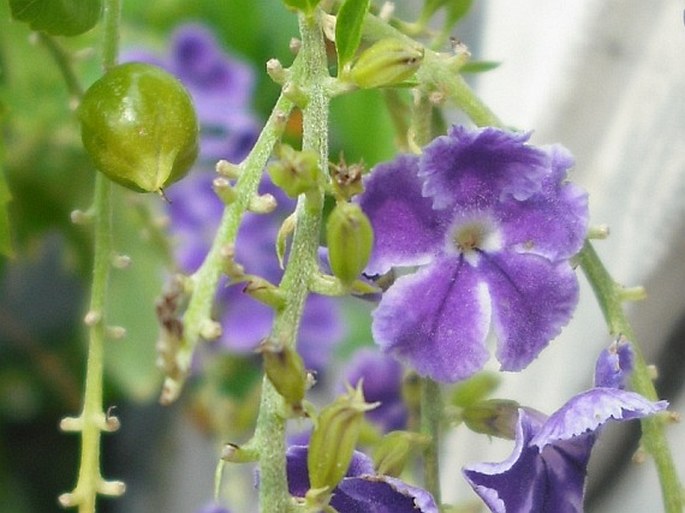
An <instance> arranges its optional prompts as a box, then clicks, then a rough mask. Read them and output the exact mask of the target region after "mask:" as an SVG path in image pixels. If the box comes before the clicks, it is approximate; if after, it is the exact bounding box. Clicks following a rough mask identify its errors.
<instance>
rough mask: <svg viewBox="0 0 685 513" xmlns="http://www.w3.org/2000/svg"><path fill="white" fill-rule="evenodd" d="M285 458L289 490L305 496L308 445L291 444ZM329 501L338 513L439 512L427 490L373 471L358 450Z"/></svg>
mask: <svg viewBox="0 0 685 513" xmlns="http://www.w3.org/2000/svg"><path fill="white" fill-rule="evenodd" d="M286 457H287V460H286V469H287V474H288V487H289V490H290V493H291V494H292V495H294V496H296V497H304V496H305V494H306V493H307V490H309V475H308V474H307V447H306V446H293V447H290V448H289V449H288V452H287V453H286ZM330 504H331V506H333V507H334V508H335V510H336V511H338V513H360V512H364V513H438V508H437V506H436V505H435V501H434V500H433V497H432V496H431V495H430V494H429V493H428V492H426V491H425V490H422V489H421V488H417V487H415V486H411V485H408V484H407V483H405V482H404V481H402V480H400V479H397V478H394V477H390V476H384V475H380V474H376V473H375V472H374V470H373V464H372V462H371V460H370V459H369V458H368V457H367V456H366V455H364V454H363V453H361V452H358V451H355V453H354V455H353V456H352V461H351V462H350V466H349V468H348V470H347V474H346V476H345V477H344V478H343V479H342V481H340V483H338V486H337V487H336V488H335V490H333V498H332V499H331V503H330Z"/></svg>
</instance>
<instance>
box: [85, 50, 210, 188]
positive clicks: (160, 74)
mask: <svg viewBox="0 0 685 513" xmlns="http://www.w3.org/2000/svg"><path fill="white" fill-rule="evenodd" d="M78 117H79V120H80V122H81V138H82V140H83V145H84V146H85V148H86V151H87V152H88V154H89V155H90V157H91V158H92V159H93V161H94V163H95V166H96V167H97V168H98V170H99V171H101V172H102V173H104V174H105V175H106V176H107V177H108V178H110V179H111V180H113V181H115V182H117V183H119V184H121V185H123V186H125V187H128V188H129V189H133V190H135V191H139V192H161V191H162V190H163V188H164V187H166V186H168V185H170V184H172V183H174V182H176V181H177V180H180V179H181V178H183V177H184V176H185V175H186V173H187V172H188V170H189V169H190V167H191V166H192V165H193V163H194V162H195V159H196V158H197V153H198V132H199V128H198V121H197V116H196V114H195V109H194V108H193V103H192V100H191V98H190V95H189V94H188V92H187V91H186V90H185V88H184V87H183V85H182V84H181V82H179V81H178V80H177V79H176V78H174V77H173V76H172V75H170V74H169V73H167V72H166V71H164V70H162V69H160V68H158V67H156V66H152V65H150V64H144V63H140V62H130V63H126V64H121V65H119V66H115V67H113V68H112V69H110V70H109V71H108V72H107V73H106V74H105V75H104V76H103V77H102V78H100V79H99V80H98V81H96V82H95V83H94V84H93V85H92V86H91V87H90V88H89V89H88V91H86V94H85V95H84V97H83V100H82V102H81V105H80V106H79V109H78Z"/></svg>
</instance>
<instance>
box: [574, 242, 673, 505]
mask: <svg viewBox="0 0 685 513" xmlns="http://www.w3.org/2000/svg"><path fill="white" fill-rule="evenodd" d="M578 260H579V262H580V266H581V268H582V269H583V272H584V273H585V276H586V277H587V279H588V281H589V282H590V285H591V286H592V289H593V291H594V293H595V296H596V297H597V301H598V302H599V306H600V308H601V309H602V313H603V314H604V318H605V320H606V323H607V326H608V327H609V331H610V332H611V333H612V334H613V335H623V336H625V337H626V338H627V339H628V340H629V341H630V342H631V344H632V347H633V351H634V353H635V364H634V370H633V374H632V379H631V384H632V387H633V390H635V391H636V392H638V393H639V394H642V395H643V396H645V397H646V398H648V399H650V400H652V401H656V400H657V399H658V396H657V393H656V389H655V388H654V383H653V382H652V379H651V377H650V372H649V369H648V368H647V364H646V362H645V359H644V357H643V355H642V351H641V350H640V346H639V344H638V343H637V340H636V339H635V333H634V331H633V328H632V327H631V325H630V323H629V322H628V319H627V317H626V315H625V313H624V311H623V304H622V303H623V298H622V297H621V290H622V289H621V286H620V285H619V284H617V283H616V282H615V281H614V280H613V279H612V278H611V275H610V274H609V272H608V271H607V270H606V268H605V267H604V265H603V264H602V261H601V260H600V259H599V256H598V255H597V253H596V252H595V249H594V248H593V247H592V245H591V244H590V242H586V243H585V246H584V247H583V250H582V251H581V252H580V254H579V255H578ZM641 423H642V442H643V444H644V447H645V448H646V450H647V451H648V452H649V453H650V454H651V455H652V457H653V458H654V463H655V464H656V468H657V472H658V474H659V480H660V483H661V492H662V496H663V502H664V508H665V511H666V512H667V513H682V511H683V490H682V486H681V484H680V480H679V479H678V474H677V472H676V468H675V464H674V462H673V456H672V455H671V451H670V448H669V445H668V441H667V439H666V422H665V420H664V418H663V417H662V416H653V417H647V418H645V419H642V420H641Z"/></svg>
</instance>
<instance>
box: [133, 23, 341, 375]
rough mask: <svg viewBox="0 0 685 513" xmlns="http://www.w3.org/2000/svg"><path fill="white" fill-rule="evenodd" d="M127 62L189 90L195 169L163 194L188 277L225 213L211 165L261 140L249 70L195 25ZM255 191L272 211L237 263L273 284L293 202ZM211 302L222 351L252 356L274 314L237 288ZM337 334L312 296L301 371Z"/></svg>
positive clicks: (243, 230)
mask: <svg viewBox="0 0 685 513" xmlns="http://www.w3.org/2000/svg"><path fill="white" fill-rule="evenodd" d="M125 59H126V60H139V61H146V62H151V63H153V64H156V65H158V66H161V67H163V68H165V69H167V70H168V71H170V72H172V73H173V74H174V75H175V76H176V77H177V78H179V79H180V80H181V82H183V84H184V85H185V86H186V87H187V89H188V91H189V92H190V94H191V96H192V97H193V101H194V103H195V107H196V109H197V113H198V119H199V122H200V135H201V140H200V155H199V162H198V164H197V166H196V168H195V169H194V170H193V172H191V173H190V175H189V176H187V177H186V178H185V179H184V180H183V181H181V182H179V183H178V184H176V185H174V186H173V187H171V188H170V189H169V190H168V191H166V195H167V196H168V198H169V200H170V203H169V206H168V213H169V217H170V220H171V232H172V236H173V240H174V242H175V248H176V252H175V253H176V260H177V262H178V264H179V266H180V268H181V270H182V271H183V272H187V273H191V272H193V271H195V270H196V269H197V268H198V267H199V266H200V264H201V263H202V261H203V260H204V258H205V255H206V254H207V251H208V250H209V247H210V244H211V241H212V239H213V237H214V234H215V232H216V229H217V227H218V225H219V221H220V219H221V216H222V214H223V210H224V204H223V203H222V202H221V200H220V199H219V198H218V197H217V196H216V194H215V193H214V191H213V189H212V181H213V180H214V178H215V177H216V174H215V173H214V166H215V164H216V162H217V161H218V160H219V159H226V160H229V161H232V162H239V161H241V160H242V159H243V158H244V157H245V156H246V155H247V154H248V152H249V151H250V149H251V147H252V145H253V144H254V142H255V141H256V138H257V135H258V133H259V123H258V121H257V118H256V116H255V115H254V114H253V113H252V112H251V110H250V108H249V104H250V100H251V94H252V89H253V82H254V77H253V74H252V70H251V69H250V68H249V67H248V66H247V65H245V64H243V63H241V62H239V61H237V60H236V59H235V58H233V57H231V56H229V55H227V54H226V53H225V52H224V51H223V50H222V49H221V47H220V45H219V43H218V42H217V40H216V39H215V37H214V36H213V35H212V33H211V32H209V31H208V30H207V29H206V28H204V27H203V26H200V25H194V24H192V25H185V26H182V27H180V28H179V29H178V30H177V31H176V32H175V33H174V35H173V36H172V43H171V49H170V51H169V55H168V56H167V57H166V58H160V57H158V56H155V55H153V54H150V53H149V52H143V51H140V50H137V51H132V52H128V53H127V54H126V55H125ZM260 189H261V190H260V193H262V194H264V193H269V194H272V195H273V196H274V197H275V198H276V200H277V202H278V207H277V209H276V211H275V212H273V213H271V214H269V215H256V214H247V215H246V216H245V218H244V220H243V222H242V223H241V227H240V230H239V233H238V237H237V241H236V261H237V262H239V263H240V264H242V265H243V266H244V267H245V270H246V272H247V273H250V274H255V275H259V276H262V277H263V278H265V279H267V280H270V281H272V282H274V283H277V282H278V280H279V279H280V277H281V274H282V270H281V268H280V266H279V263H278V259H277V257H276V252H275V249H274V241H275V239H276V234H277V232H278V228H279V225H280V223H281V222H282V221H283V219H284V218H285V217H286V216H287V215H288V214H289V213H290V212H291V211H292V210H293V208H294V202H293V201H292V200H290V199H289V198H288V197H287V196H286V195H285V194H283V192H282V191H281V190H280V189H278V188H277V187H274V186H273V185H272V184H271V183H270V182H269V181H268V179H265V180H264V181H263V183H262V184H261V188H260ZM217 303H218V308H219V309H220V311H221V314H220V315H221V323H222V326H223V333H224V335H223V336H222V339H221V344H222V346H223V347H224V348H226V349H229V350H231V351H234V352H240V353H250V352H252V351H253V350H254V349H255V348H256V347H257V345H258V343H259V341H260V340H261V339H263V338H264V337H265V336H267V335H268V333H269V330H270V327H271V322H272V320H273V310H272V309H270V308H269V307H267V306H264V305H262V304H260V303H257V302H256V301H254V300H253V299H252V298H250V297H249V296H247V295H246V294H244V293H243V292H242V286H241V285H231V286H228V287H222V288H221V289H220V291H219V293H218V297H217ZM342 334H343V328H342V322H341V319H340V317H339V314H338V311H337V308H336V306H335V304H334V302H333V300H331V299H329V298H324V297H321V296H311V297H310V298H309V299H308V302H307V305H306V308H305V313H304V317H303V319H302V324H301V327H300V337H299V346H298V347H299V349H300V351H301V353H302V356H303V358H304V360H305V363H306V365H307V366H308V367H309V368H312V369H317V370H321V369H322V368H323V366H324V364H325V363H326V361H327V360H328V358H329V356H330V353H331V349H332V347H333V345H334V344H335V343H336V342H337V341H339V340H340V338H341V336H342Z"/></svg>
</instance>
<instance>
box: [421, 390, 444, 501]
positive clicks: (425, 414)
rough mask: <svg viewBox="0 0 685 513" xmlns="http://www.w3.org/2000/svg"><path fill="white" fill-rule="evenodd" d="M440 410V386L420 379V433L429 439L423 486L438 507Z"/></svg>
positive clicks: (439, 492) (424, 451)
mask: <svg viewBox="0 0 685 513" xmlns="http://www.w3.org/2000/svg"><path fill="white" fill-rule="evenodd" d="M442 409H443V404H442V394H441V391H440V385H438V383H436V382H435V381H433V380H432V379H430V378H423V379H421V432H422V433H423V434H425V435H428V436H429V437H430V442H429V443H428V444H427V445H426V447H425V448H424V450H423V472H424V481H425V482H424V485H425V488H426V490H428V491H429V492H430V493H431V495H433V498H434V499H435V503H436V504H438V505H439V504H440V502H441V491H440V424H441V421H442Z"/></svg>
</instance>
